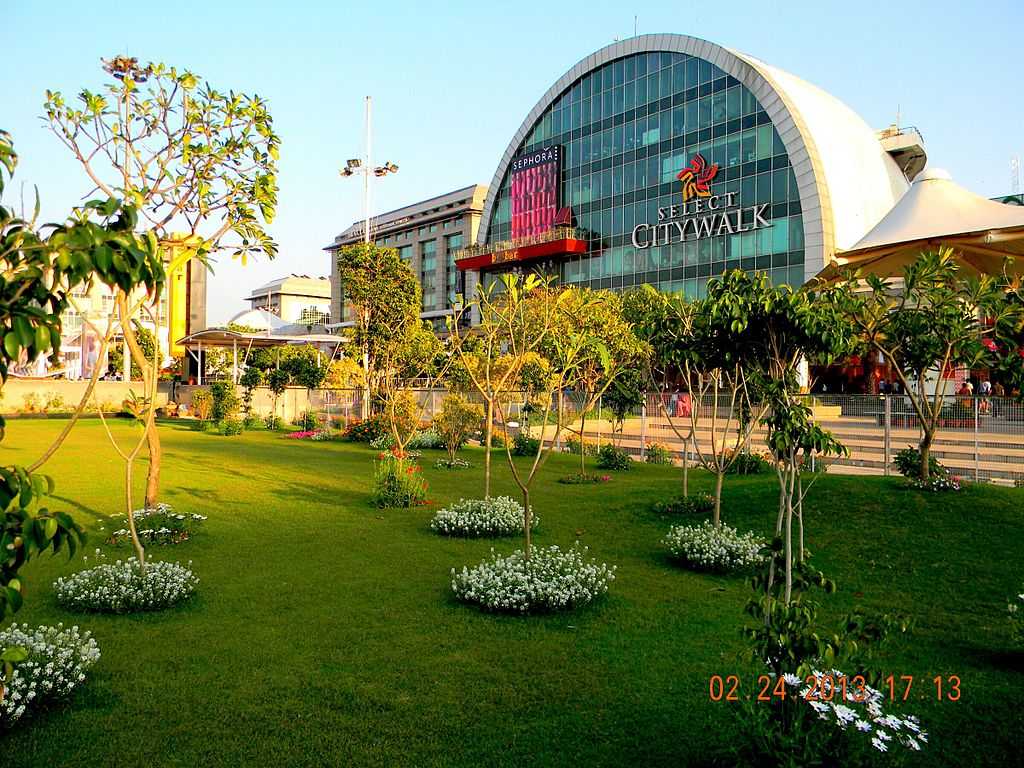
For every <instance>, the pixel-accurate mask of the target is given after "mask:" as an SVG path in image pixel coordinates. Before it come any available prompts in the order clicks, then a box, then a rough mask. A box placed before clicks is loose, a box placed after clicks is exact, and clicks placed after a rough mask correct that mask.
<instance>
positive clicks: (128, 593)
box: [53, 559, 199, 613]
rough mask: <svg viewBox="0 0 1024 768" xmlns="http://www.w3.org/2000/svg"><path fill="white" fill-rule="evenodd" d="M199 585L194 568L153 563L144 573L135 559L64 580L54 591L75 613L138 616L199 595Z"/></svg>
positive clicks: (62, 578)
mask: <svg viewBox="0 0 1024 768" xmlns="http://www.w3.org/2000/svg"><path fill="white" fill-rule="evenodd" d="M188 565H189V566H191V565H192V562H191V561H189V563H188ZM198 583H199V579H198V578H196V577H195V575H193V573H192V571H191V570H190V568H187V567H185V566H184V565H181V564H180V563H169V562H160V561H150V562H147V563H146V570H145V573H143V572H142V570H141V569H140V568H139V564H138V561H136V560H134V559H132V560H124V561H122V560H118V561H117V562H116V563H114V564H109V563H103V564H101V565H97V566H95V567H93V568H89V569H87V570H84V571H79V572H78V573H75V574H72V575H71V576H62V577H61V578H59V579H57V581H55V582H54V583H53V589H54V591H55V592H56V594H57V601H58V602H59V603H60V604H61V605H63V606H64V607H65V608H70V609H71V610H74V611H90V612H98V613H135V612H138V611H160V610H163V609H164V608H169V607H170V606H172V605H175V604H177V603H180V602H181V601H182V600H185V599H186V598H188V597H190V596H191V595H192V593H193V592H195V589H196V585H197V584H198Z"/></svg>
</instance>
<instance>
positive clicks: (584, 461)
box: [580, 403, 587, 475]
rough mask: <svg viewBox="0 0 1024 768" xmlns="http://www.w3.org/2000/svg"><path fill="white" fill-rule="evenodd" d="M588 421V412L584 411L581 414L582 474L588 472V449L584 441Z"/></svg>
mask: <svg viewBox="0 0 1024 768" xmlns="http://www.w3.org/2000/svg"><path fill="white" fill-rule="evenodd" d="M585 405H586V403H584V406H585ZM586 423H587V412H586V411H583V412H582V413H581V414H580V474H581V475H585V474H587V451H586V445H585V444H584V442H583V434H584V429H583V427H584V426H586Z"/></svg>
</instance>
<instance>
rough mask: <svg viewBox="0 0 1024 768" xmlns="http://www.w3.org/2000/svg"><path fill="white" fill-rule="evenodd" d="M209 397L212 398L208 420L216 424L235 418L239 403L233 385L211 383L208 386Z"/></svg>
mask: <svg viewBox="0 0 1024 768" xmlns="http://www.w3.org/2000/svg"><path fill="white" fill-rule="evenodd" d="M210 397H211V398H213V405H212V407H211V409H210V418H212V419H213V420H214V421H216V422H217V423H220V422H222V421H226V420H228V419H234V418H237V416H238V409H239V406H240V405H241V403H240V402H239V400H238V393H237V392H236V391H235V385H234V384H232V383H231V382H230V381H215V382H213V384H211V385H210Z"/></svg>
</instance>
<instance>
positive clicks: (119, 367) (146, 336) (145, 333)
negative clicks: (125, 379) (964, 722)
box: [107, 320, 158, 381]
mask: <svg viewBox="0 0 1024 768" xmlns="http://www.w3.org/2000/svg"><path fill="white" fill-rule="evenodd" d="M132 327H133V328H134V329H135V338H136V339H137V340H138V342H139V347H141V349H142V352H143V353H144V354H145V355H146V359H147V360H152V359H153V357H154V355H155V354H156V351H157V343H158V342H157V338H156V334H154V333H153V332H152V331H151V330H149V328H147V327H146V326H144V325H143V324H142V323H140V322H139V321H138V320H132ZM107 362H108V363H109V365H110V366H111V367H112V368H113V369H114V370H115V371H117V372H118V373H121V372H123V371H124V345H123V344H113V345H111V347H110V350H109V351H108V353H107ZM131 378H132V380H133V381H138V380H139V379H141V378H142V369H141V368H140V367H139V364H138V363H137V362H136V361H135V360H134V359H132V370H131Z"/></svg>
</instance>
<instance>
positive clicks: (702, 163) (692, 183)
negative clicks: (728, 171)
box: [676, 154, 718, 203]
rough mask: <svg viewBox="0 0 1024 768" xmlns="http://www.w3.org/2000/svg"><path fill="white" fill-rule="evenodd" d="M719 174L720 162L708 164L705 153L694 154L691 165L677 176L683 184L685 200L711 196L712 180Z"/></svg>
mask: <svg viewBox="0 0 1024 768" xmlns="http://www.w3.org/2000/svg"><path fill="white" fill-rule="evenodd" d="M717 175H718V163H715V164H713V165H708V161H707V160H705V159H704V155H701V154H696V155H694V156H693V159H692V160H691V161H690V167H689V168H684V169H683V170H681V171H680V172H679V175H678V176H676V178H677V179H679V181H681V182H682V184H683V202H684V203H687V202H689V201H690V200H692V199H693V198H695V197H711V180H712V179H714V178H715V176H717Z"/></svg>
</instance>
